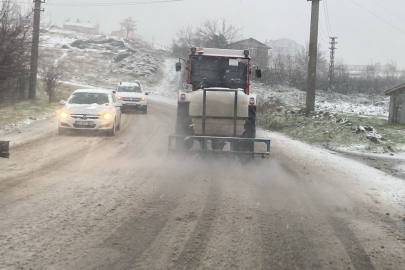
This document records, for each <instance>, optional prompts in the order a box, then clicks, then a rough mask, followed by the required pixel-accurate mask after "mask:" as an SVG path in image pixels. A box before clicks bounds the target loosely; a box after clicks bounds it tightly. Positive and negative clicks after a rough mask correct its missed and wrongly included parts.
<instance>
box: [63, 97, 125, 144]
mask: <svg viewBox="0 0 405 270" xmlns="http://www.w3.org/2000/svg"><path fill="white" fill-rule="evenodd" d="M61 104H64V105H65V106H64V107H63V108H62V110H61V111H60V112H59V115H58V131H59V134H60V135H64V134H66V133H67V131H69V130H103V131H106V132H107V135H109V136H114V135H115V131H118V130H120V123H121V110H120V107H121V106H122V105H121V103H119V102H117V100H116V97H115V95H114V93H113V92H112V91H111V90H104V89H80V90H76V91H75V92H73V94H72V95H71V96H70V97H69V99H68V100H67V101H66V102H64V101H61Z"/></svg>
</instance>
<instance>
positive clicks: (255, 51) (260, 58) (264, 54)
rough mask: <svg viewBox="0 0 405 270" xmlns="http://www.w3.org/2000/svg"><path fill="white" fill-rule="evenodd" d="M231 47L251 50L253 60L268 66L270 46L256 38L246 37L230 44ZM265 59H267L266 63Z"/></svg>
mask: <svg viewBox="0 0 405 270" xmlns="http://www.w3.org/2000/svg"><path fill="white" fill-rule="evenodd" d="M229 48H230V49H235V50H249V51H250V57H251V58H252V62H253V63H254V64H257V65H259V66H263V67H265V66H267V60H268V55H269V49H271V48H270V47H269V46H267V45H266V44H264V43H261V42H260V41H258V40H256V39H254V38H248V39H244V40H241V41H238V42H235V43H232V44H229ZM264 61H266V62H265V63H264Z"/></svg>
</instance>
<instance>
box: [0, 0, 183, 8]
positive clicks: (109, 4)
mask: <svg viewBox="0 0 405 270" xmlns="http://www.w3.org/2000/svg"><path fill="white" fill-rule="evenodd" d="M183 1H184V0H157V1H142V2H140V1H138V2H109V3H89V2H87V3H68V2H64V3H62V2H61V3H47V4H46V5H47V6H54V7H86V6H90V7H111V6H134V5H149V4H162V3H172V2H183ZM0 2H6V1H0ZM13 3H17V4H28V3H27V2H21V1H19V2H17V1H14V2H13Z"/></svg>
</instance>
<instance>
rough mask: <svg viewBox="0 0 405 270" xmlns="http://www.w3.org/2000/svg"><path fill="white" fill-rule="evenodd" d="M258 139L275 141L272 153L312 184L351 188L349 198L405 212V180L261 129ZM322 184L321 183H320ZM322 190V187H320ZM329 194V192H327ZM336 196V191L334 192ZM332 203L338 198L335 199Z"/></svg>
mask: <svg viewBox="0 0 405 270" xmlns="http://www.w3.org/2000/svg"><path fill="white" fill-rule="evenodd" d="M258 137H264V138H270V139H271V140H272V148H271V151H272V153H275V156H276V158H278V159H280V160H282V161H284V163H285V164H286V165H287V166H288V167H290V168H291V169H292V170H294V171H295V172H296V173H299V174H300V175H301V176H303V177H305V178H306V179H308V181H309V182H311V181H312V180H311V179H312V178H317V179H324V180H325V181H327V182H328V184H330V183H334V185H336V187H341V186H346V187H347V186H348V187H350V188H349V189H348V190H351V191H352V193H351V194H348V195H349V196H354V197H356V198H360V199H362V201H364V202H365V203H367V204H370V205H374V207H376V208H379V209H380V210H381V211H382V212H383V213H385V212H391V213H392V212H393V211H394V210H395V209H396V210H397V213H398V214H400V213H402V214H403V212H404V209H405V200H404V198H405V185H404V181H403V180H401V179H398V178H395V177H392V176H390V175H388V174H386V173H384V172H382V171H380V170H377V169H374V168H372V167H370V166H367V165H364V164H362V163H360V162H357V161H354V160H352V159H348V158H345V157H342V156H339V155H336V153H334V152H332V151H329V150H326V149H322V148H318V147H314V146H311V145H308V144H306V143H303V142H300V141H296V140H293V139H290V138H288V137H287V136H285V135H283V134H280V133H275V132H268V131H264V130H258ZM316 183H317V185H319V181H316ZM317 188H319V187H317ZM325 192H326V191H325ZM332 193H333V191H332ZM331 200H335V198H333V197H331Z"/></svg>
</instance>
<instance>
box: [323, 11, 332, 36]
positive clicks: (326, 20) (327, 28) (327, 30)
mask: <svg viewBox="0 0 405 270" xmlns="http://www.w3.org/2000/svg"><path fill="white" fill-rule="evenodd" d="M322 6H323V13H324V15H325V23H326V32H327V33H328V36H329V37H330V36H331V34H330V31H329V27H328V18H327V14H326V6H325V4H322Z"/></svg>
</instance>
